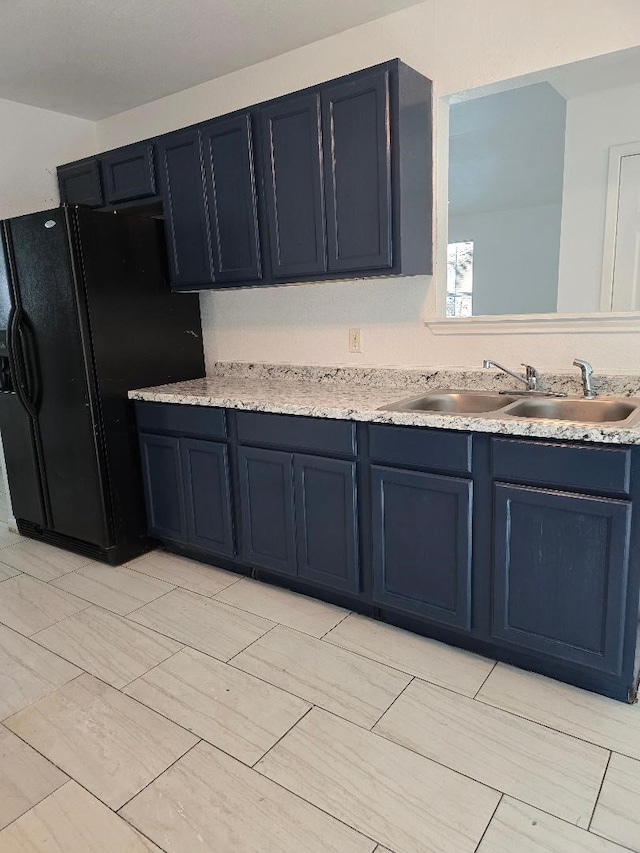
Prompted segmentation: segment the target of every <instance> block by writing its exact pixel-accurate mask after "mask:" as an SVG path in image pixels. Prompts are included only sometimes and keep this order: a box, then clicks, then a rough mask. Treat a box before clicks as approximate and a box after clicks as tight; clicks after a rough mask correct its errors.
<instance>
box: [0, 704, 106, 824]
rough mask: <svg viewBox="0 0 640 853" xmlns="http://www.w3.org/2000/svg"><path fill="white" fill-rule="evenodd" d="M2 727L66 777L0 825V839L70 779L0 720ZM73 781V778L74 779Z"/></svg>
mask: <svg viewBox="0 0 640 853" xmlns="http://www.w3.org/2000/svg"><path fill="white" fill-rule="evenodd" d="M16 713H17V712H16ZM2 728H3V729H6V731H8V732H10V733H11V734H12V735H13V736H14V737H16V738H18V740H20V741H22V743H24V744H25V745H26V746H28V747H29V748H30V749H33V751H34V752H35V753H37V754H38V755H39V756H40V757H41V758H43V759H44V760H45V761H47V762H48V763H49V764H51V766H52V767H55V768H56V770H59V771H60V773H62V774H63V776H65V777H66V778H65V780H64V781H63V782H61V783H60V784H59V785H57V786H56V787H55V788H54V789H53V791H49V793H48V794H45V795H44V797H40V799H39V800H37V801H36V802H35V803H31V805H30V806H29V808H28V809H25V810H24V811H23V812H20V814H19V815H16V816H15V817H14V818H13V819H12V820H10V821H9V823H6V824H5V825H4V826H2V827H0V839H1V838H2V833H3V832H4V830H5V829H7V827H9V826H11V824H12V823H15V822H16V821H17V820H20V818H21V817H23V816H24V815H26V814H27V812H30V811H31V809H33V808H35V807H36V806H38V805H40V803H42V802H43V801H44V800H46V799H47V798H48V797H50V796H51V795H52V794H55V793H56V791H59V790H60V788H62V787H64V786H65V785H66V784H67V783H68V782H70V781H72V780H71V776H69V774H68V773H65V772H64V770H61V769H60V767H58V765H57V764H54V762H53V761H50V760H49V759H48V758H47V757H46V756H45V755H42V753H41V752H38V750H37V749H34V747H32V746H31V744H30V743H27V741H26V740H23V738H21V737H20V735H17V734H16V733H15V732H14V731H11V729H10V728H9V727H8V726H5V725H4V723H1V722H0V729H2ZM73 781H74V782H75V779H74V780H73ZM101 802H102V801H101Z"/></svg>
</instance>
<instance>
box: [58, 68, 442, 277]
mask: <svg viewBox="0 0 640 853" xmlns="http://www.w3.org/2000/svg"><path fill="white" fill-rule="evenodd" d="M431 147H432V116H431V82H430V81H429V80H428V79H427V78H426V77H423V76H422V75H421V74H419V73H418V72H417V71H414V70H413V69H411V68H409V67H408V66H406V65H404V64H403V63H402V62H400V60H398V59H394V60H391V61H389V62H385V63H382V64H381V65H376V66H374V67H372V68H367V69H365V70H364V71H358V72H356V73H354V74H349V75H347V76H345V77H340V78H338V79H336V80H330V81H328V82H326V83H321V84H318V85H316V86H312V87H310V88H308V89H305V90H303V91H300V92H294V93H292V94H290V95H285V96H283V97H281V98H277V99H275V100H273V101H268V102H266V103H263V104H256V105H254V106H251V107H248V108H247V109H244V110H242V111H238V112H237V113H231V114H229V115H225V116H221V117H219V118H215V119H211V120H210V121H207V122H204V123H202V124H199V125H194V126H192V127H190V128H185V129H184V130H181V131H175V132H173V133H169V134H166V135H164V136H161V137H159V138H157V139H152V140H146V141H144V142H140V143H136V144H135V145H130V146H127V147H126V148H121V149H117V150H115V151H109V152H106V153H104V154H101V155H100V156H99V158H94V159H91V160H83V161H79V162H78V163H71V164H69V165H68V166H61V167H60V168H59V169H58V179H59V184H60V195H61V199H62V201H63V203H64V202H67V203H70V204H87V205H91V206H93V207H102V206H104V205H106V206H107V207H113V206H114V205H119V204H123V203H126V204H127V205H132V204H135V202H136V201H139V202H140V203H141V204H142V203H143V201H144V200H145V199H146V200H147V202H146V203H147V204H148V203H149V202H148V199H153V200H154V201H158V202H159V201H161V202H162V203H163V205H164V215H165V223H166V233H167V244H168V250H169V261H170V270H171V281H172V285H173V287H174V289H176V290H204V289H208V288H226V287H242V286H257V285H274V284H284V283H286V282H306V281H322V280H326V279H328V278H334V279H338V278H354V277H357V276H375V275H424V274H429V273H431V272H432V224H431V222H432V186H431V180H432V177H431V172H432V151H431ZM154 151H155V152H156V154H157V157H156V160H157V162H156V173H157V174H156V173H154V168H153V159H154V158H153V154H154ZM101 172H102V176H103V179H104V183H105V196H106V197H105V199H103V196H102V188H101V184H100V181H101ZM154 177H155V179H156V180H157V188H156V187H154Z"/></svg>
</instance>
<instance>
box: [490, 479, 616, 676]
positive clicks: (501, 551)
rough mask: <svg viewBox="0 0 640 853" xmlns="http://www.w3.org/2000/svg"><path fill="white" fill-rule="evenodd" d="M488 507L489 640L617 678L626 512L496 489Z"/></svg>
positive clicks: (558, 495) (578, 499)
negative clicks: (491, 517)
mask: <svg viewBox="0 0 640 853" xmlns="http://www.w3.org/2000/svg"><path fill="white" fill-rule="evenodd" d="M494 507H495V529H494V566H493V571H494V578H493V590H494V591H493V617H492V622H493V629H492V634H493V637H494V638H495V639H496V640H499V641H501V642H502V643H505V642H506V643H509V644H510V645H512V646H517V647H519V648H520V649H525V650H528V651H531V652H535V653H538V654H543V655H544V656H546V657H548V658H549V657H550V658H553V659H555V660H556V661H562V662H563V663H569V664H573V665H578V666H580V667H581V668H585V667H586V668H588V669H591V670H595V671H598V672H605V673H609V674H612V675H619V674H621V672H622V666H623V651H624V633H625V610H626V599H627V592H628V589H627V583H628V566H629V539H630V529H631V504H630V503H629V502H627V501H622V500H613V499H611V498H599V497H588V496H585V495H580V494H569V493H565V492H554V491H549V490H544V489H536V488H532V487H528V486H509V485H503V484H501V483H498V484H496V485H495V501H494Z"/></svg>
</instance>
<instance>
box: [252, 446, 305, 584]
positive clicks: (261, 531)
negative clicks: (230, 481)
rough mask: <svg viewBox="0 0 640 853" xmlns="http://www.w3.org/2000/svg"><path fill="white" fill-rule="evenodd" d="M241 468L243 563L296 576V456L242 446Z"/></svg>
mask: <svg viewBox="0 0 640 853" xmlns="http://www.w3.org/2000/svg"><path fill="white" fill-rule="evenodd" d="M238 466H239V476H240V513H241V518H242V537H241V539H242V541H241V551H242V558H243V560H245V561H246V562H247V563H250V564H251V565H253V566H258V567H261V568H264V569H272V570H273V571H276V572H279V573H281V574H286V575H295V574H296V573H297V560H296V541H295V525H294V502H293V454H292V453H284V452H282V451H279V450H261V449H257V448H254V447H239V448H238Z"/></svg>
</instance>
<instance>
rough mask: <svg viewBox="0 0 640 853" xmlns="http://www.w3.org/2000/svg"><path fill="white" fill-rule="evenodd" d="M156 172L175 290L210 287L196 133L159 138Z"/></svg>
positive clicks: (207, 239) (199, 157)
mask: <svg viewBox="0 0 640 853" xmlns="http://www.w3.org/2000/svg"><path fill="white" fill-rule="evenodd" d="M158 172H159V179H160V186H161V188H162V196H163V200H164V215H165V231H166V235H167V248H168V251H169V261H170V264H171V282H172V285H173V287H174V289H178V290H181V289H182V290H189V289H191V288H194V289H195V288H197V287H198V286H199V285H207V284H211V282H212V281H213V265H212V261H211V245H210V239H209V229H208V223H207V209H206V201H205V184H204V174H203V169H202V157H201V153H200V134H199V132H198V130H187V131H185V132H184V133H175V134H171V135H169V136H165V137H162V138H161V139H160V140H159V142H158Z"/></svg>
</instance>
